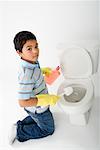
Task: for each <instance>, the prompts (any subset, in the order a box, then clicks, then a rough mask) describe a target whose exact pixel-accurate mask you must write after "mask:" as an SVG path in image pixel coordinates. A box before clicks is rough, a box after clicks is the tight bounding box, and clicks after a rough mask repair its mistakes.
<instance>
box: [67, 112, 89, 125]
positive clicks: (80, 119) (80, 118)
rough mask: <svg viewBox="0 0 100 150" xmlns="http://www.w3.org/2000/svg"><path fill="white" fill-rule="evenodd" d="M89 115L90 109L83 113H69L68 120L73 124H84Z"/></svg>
mask: <svg viewBox="0 0 100 150" xmlns="http://www.w3.org/2000/svg"><path fill="white" fill-rule="evenodd" d="M89 116H90V110H89V111H88V112H86V113H84V114H70V115H69V120H70V123H71V124H73V125H83V126H84V125H86V124H87V123H88V120H89Z"/></svg>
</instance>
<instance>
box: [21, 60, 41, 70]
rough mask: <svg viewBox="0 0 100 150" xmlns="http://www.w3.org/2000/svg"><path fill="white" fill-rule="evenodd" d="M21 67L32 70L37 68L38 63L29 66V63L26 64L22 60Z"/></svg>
mask: <svg viewBox="0 0 100 150" xmlns="http://www.w3.org/2000/svg"><path fill="white" fill-rule="evenodd" d="M20 63H21V65H22V66H23V67H26V68H30V69H34V68H36V67H37V68H39V62H38V61H36V63H34V64H31V63H29V62H27V61H25V60H23V59H21V62H20Z"/></svg>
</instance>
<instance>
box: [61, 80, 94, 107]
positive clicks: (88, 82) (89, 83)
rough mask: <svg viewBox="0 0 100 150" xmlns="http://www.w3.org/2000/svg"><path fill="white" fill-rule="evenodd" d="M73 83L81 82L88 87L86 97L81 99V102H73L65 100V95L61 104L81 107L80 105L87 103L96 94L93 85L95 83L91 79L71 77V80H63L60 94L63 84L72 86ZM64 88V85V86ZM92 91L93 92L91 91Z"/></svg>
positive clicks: (80, 83)
mask: <svg viewBox="0 0 100 150" xmlns="http://www.w3.org/2000/svg"><path fill="white" fill-rule="evenodd" d="M72 84H77V85H78V84H79V85H82V86H84V87H85V88H86V94H85V96H84V98H83V99H82V100H81V101H79V102H76V103H72V102H67V101H65V100H64V97H62V99H61V100H60V101H59V104H61V105H64V106H66V107H79V106H80V105H81V106H83V105H86V104H87V103H88V102H89V101H90V100H91V98H92V96H93V94H94V92H93V91H94V87H93V83H92V81H91V80H90V79H79V80H78V79H74V80H73V79H72V80H71V79H69V80H65V81H63V83H62V84H61V85H60V86H59V89H58V95H59V94H60V88H61V86H63V85H66V86H71V85H72ZM63 88H64V87H63ZM90 91H91V92H90Z"/></svg>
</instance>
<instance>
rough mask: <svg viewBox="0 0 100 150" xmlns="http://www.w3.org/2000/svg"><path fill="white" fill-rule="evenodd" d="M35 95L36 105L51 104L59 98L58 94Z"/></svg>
mask: <svg viewBox="0 0 100 150" xmlns="http://www.w3.org/2000/svg"><path fill="white" fill-rule="evenodd" d="M36 97H37V99H38V103H37V106H47V105H52V106H53V105H55V104H56V102H57V101H58V100H59V99H60V96H57V95H49V94H39V95H36Z"/></svg>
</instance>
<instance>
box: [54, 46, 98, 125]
mask: <svg viewBox="0 0 100 150" xmlns="http://www.w3.org/2000/svg"><path fill="white" fill-rule="evenodd" d="M93 56H95V57H93ZM97 65H98V50H97V49H96V50H94V49H93V50H92V51H88V50H87V49H85V48H82V47H77V46H73V47H71V46H70V47H68V48H67V49H66V50H64V52H63V53H62V54H61V57H60V67H61V72H62V75H63V76H64V81H63V82H62V83H61V84H60V86H59V87H58V91H57V94H58V95H61V94H62V93H63V92H64V89H65V88H67V87H72V88H73V92H72V93H71V94H70V95H66V94H64V95H63V96H61V99H60V100H59V102H58V105H59V107H61V109H62V110H63V111H64V112H65V113H66V114H67V115H68V116H69V121H70V123H71V124H74V125H86V124H87V123H88V120H89V116H90V110H91V108H92V105H93V101H94V99H95V93H94V84H93V81H92V77H93V74H95V73H96V71H97Z"/></svg>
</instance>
